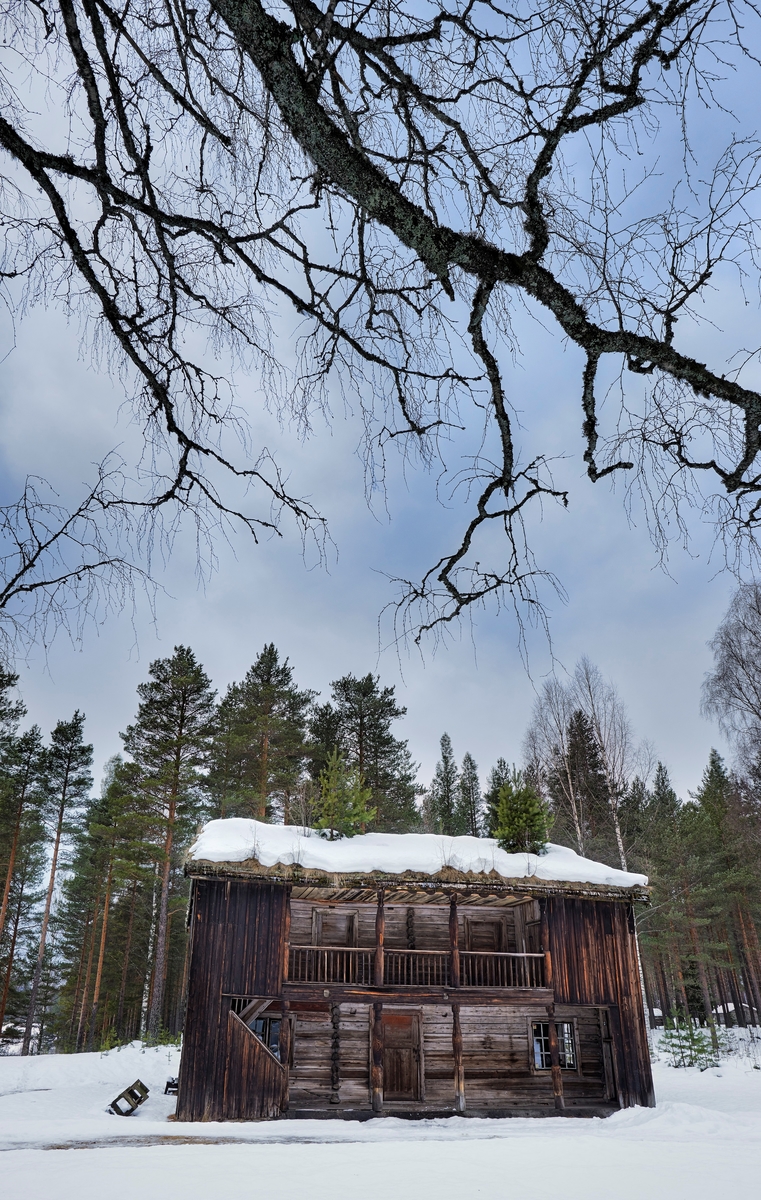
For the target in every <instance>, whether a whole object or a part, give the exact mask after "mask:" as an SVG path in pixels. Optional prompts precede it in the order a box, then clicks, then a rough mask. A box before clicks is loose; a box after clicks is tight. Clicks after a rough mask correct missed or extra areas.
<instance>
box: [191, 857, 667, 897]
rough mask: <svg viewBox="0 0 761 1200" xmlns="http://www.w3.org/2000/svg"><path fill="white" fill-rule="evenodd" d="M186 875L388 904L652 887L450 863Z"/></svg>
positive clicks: (233, 869) (639, 893)
mask: <svg viewBox="0 0 761 1200" xmlns="http://www.w3.org/2000/svg"><path fill="white" fill-rule="evenodd" d="M185 874H186V875H187V876H190V877H191V878H197V879H204V878H207V879H208V878H211V879H240V880H246V879H248V880H261V882H262V883H274V884H278V883H279V884H284V885H287V886H289V887H290V888H291V895H292V896H293V897H294V898H295V899H300V900H314V901H318V900H320V899H322V900H330V901H331V902H332V903H334V904H337V903H349V902H351V903H372V902H374V901H375V899H376V897H377V894H378V888H381V887H382V888H383V889H384V892H385V895H386V901H387V903H389V904H445V903H447V904H448V903H449V899H450V897H451V896H452V895H453V894H455V893H456V894H457V898H458V899H457V902H458V904H463V905H465V904H473V905H477V904H484V903H487V902H488V904H489V905H490V906H492V905H495V904H497V905H500V904H501V905H503V906H504V905H509V904H520V903H521V902H523V901H524V900H527V899H530V898H531V897H536V898H540V897H542V896H582V897H584V898H586V899H589V900H619V901H629V902H630V903H639V904H649V903H650V888H648V887H643V886H641V885H639V884H637V885H635V886H633V887H617V886H616V885H614V884H596V883H582V882H575V881H573V880H561V879H557V880H555V879H537V878H536V877H535V876H531V877H528V878H520V879H505V878H503V877H502V876H496V873H494V874H492V873H490V874H488V875H477V874H465V873H464V872H461V871H454V870H453V869H452V868H450V867H447V868H445V869H444V870H443V871H440V872H439V873H438V874H437V875H426V876H414V875H412V873H411V872H404V873H402V874H397V875H394V874H390V873H387V872H382V871H372V872H371V873H369V874H338V873H335V872H329V871H316V870H312V869H309V870H307V869H305V868H303V867H299V866H288V867H284V866H283V865H282V864H280V863H278V864H277V865H276V866H274V867H263V866H261V864H260V863H257V862H256V861H255V860H254V859H249V860H248V861H247V862H242V863H229V862H208V861H206V860H196V859H189V860H188V861H187V862H186V864H185Z"/></svg>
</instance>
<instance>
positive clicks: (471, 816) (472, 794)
mask: <svg viewBox="0 0 761 1200" xmlns="http://www.w3.org/2000/svg"><path fill="white" fill-rule="evenodd" d="M457 791H458V795H457V803H456V806H455V826H456V827H457V829H458V830H459V832H460V833H463V834H469V835H470V837H480V836H481V833H482V831H483V829H482V827H483V802H482V800H481V784H480V782H479V779H478V767H477V766H476V762H475V759H474V758H473V755H472V754H466V755H465V757H464V758H463V760H462V767H461V768H460V779H459V785H458V789H457Z"/></svg>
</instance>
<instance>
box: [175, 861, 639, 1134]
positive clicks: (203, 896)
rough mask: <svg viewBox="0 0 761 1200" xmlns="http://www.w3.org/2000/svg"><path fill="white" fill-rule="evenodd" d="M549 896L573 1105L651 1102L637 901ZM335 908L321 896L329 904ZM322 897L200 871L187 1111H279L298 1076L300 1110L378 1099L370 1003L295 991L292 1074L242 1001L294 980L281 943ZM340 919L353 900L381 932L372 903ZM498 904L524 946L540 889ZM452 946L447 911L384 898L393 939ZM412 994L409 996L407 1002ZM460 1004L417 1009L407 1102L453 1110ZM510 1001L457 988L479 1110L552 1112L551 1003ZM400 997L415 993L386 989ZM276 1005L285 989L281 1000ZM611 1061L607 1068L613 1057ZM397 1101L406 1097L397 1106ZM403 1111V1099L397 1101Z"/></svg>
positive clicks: (469, 1089)
mask: <svg viewBox="0 0 761 1200" xmlns="http://www.w3.org/2000/svg"><path fill="white" fill-rule="evenodd" d="M544 903H546V905H547V915H548V923H549V931H550V949H551V952H552V958H553V964H554V986H555V999H556V1017H557V1020H560V1021H562V1020H572V1021H574V1022H575V1026H576V1030H577V1044H578V1050H579V1055H580V1063H579V1069H578V1070H577V1071H575V1072H566V1071H564V1072H563V1087H564V1093H565V1100H566V1106H567V1108H569V1109H573V1108H574V1107H582V1106H584V1105H590V1104H601V1105H605V1104H606V1103H607V1104H611V1103H612V1105H614V1106H615V1105H616V1104H617V1103H620V1104H622V1105H625V1106H626V1105H632V1104H645V1105H648V1104H652V1103H653V1089H652V1077H651V1073H650V1064H649V1056H648V1049H647V1038H646V1031H645V1023H644V1013H643V1009H642V999H641V992H640V985H639V976H638V968H637V958H636V943H635V940H634V935H633V927H632V925H631V917H630V912H629V908H628V906H627V905H626V904H624V903H616V902H609V901H600V900H587V899H583V898H566V897H552V898H550V899H548V900H546V901H545V902H544ZM320 907H321V908H323V907H324V906H320ZM313 908H314V905H313V904H312V903H310V902H305V901H295V902H294V903H293V905H292V906H290V905H289V903H288V890H287V888H286V887H283V886H282V885H278V884H269V883H266V882H261V883H259V882H256V881H248V880H245V881H243V880H241V881H232V880H230V881H225V880H214V879H200V880H195V881H194V883H193V893H192V910H191V925H192V949H191V960H190V970H189V992H188V1008H187V1017H186V1023H185V1038H184V1046H183V1055H182V1064H181V1068H180V1088H179V1097H178V1118H179V1119H180V1120H223V1119H228V1120H229V1119H239V1120H241V1119H242V1120H246V1119H248V1120H252V1119H258V1118H262V1117H271V1116H276V1115H278V1113H279V1112H280V1111H281V1107H282V1106H283V1104H284V1103H285V1101H286V1097H287V1096H288V1090H289V1089H290V1111H298V1110H302V1111H303V1110H319V1109H322V1110H328V1111H331V1110H332V1111H334V1112H336V1111H340V1110H346V1109H361V1110H367V1109H368V1108H369V1106H370V1020H371V1015H372V1006H371V1005H370V1004H368V1003H365V1002H362V1000H361V999H358V1000H357V1001H356V1002H350V1003H340V1004H339V1003H335V1002H332V1001H331V999H330V998H324V997H323V996H322V989H320V990H319V991H318V990H317V989H315V996H314V999H313V1000H309V1001H308V1002H307V1001H306V1000H305V1001H304V1002H301V1001H297V999H296V998H294V999H293V1001H292V1003H291V1018H292V1020H293V1030H294V1045H293V1066H292V1068H291V1071H290V1081H288V1079H287V1075H286V1072H285V1070H284V1069H283V1068H282V1067H281V1066H280V1064H279V1062H278V1061H277V1060H276V1059H275V1058H274V1056H273V1055H271V1054H268V1052H267V1051H266V1050H265V1049H264V1047H260V1045H259V1044H258V1043H257V1041H256V1039H255V1038H254V1036H253V1035H252V1034H251V1033H250V1031H249V1030H248V1029H247V1028H246V1026H245V1025H244V1024H243V1023H242V1022H241V1021H239V1020H238V1019H237V1018H236V1017H234V1016H233V1015H231V1013H230V1008H231V999H232V997H236V996H238V997H241V996H247V997H255V996H260V997H266V996H271V997H273V999H276V998H277V997H278V996H280V995H281V993H282V984H283V962H284V945H285V942H286V940H287V939H288V937H289V923H290V938H291V940H292V942H293V944H296V945H299V944H300V945H308V944H310V942H311V940H312V936H313V921H312V909H313ZM327 911H329V912H330V913H332V914H333V915H332V916H331V917H330V920H329V923H328V925H327V926H326V928H327V929H330V928H331V925H332V923H333V922H334V920H338V925H336V928H341V927H343V928H345V924H344V925H343V926H342V925H341V921H342V920H343V918H344V916H345V915H346V914H347V913H350V912H356V914H357V918H356V934H355V935H356V939H357V941H358V943H359V944H360V945H363V944H364V945H366V946H372V945H373V942H374V938H375V928H374V924H375V906H374V905H364V906H362V905H355V906H352V905H341V906H334V908H332V909H329V910H327ZM492 911H499V913H500V914H501V915H500V919H501V920H504V922H505V929H506V931H507V937H508V939H509V943H510V945H509V948H510V949H513V948H517V949H522V942H523V938H524V936H525V933H526V929H527V928H528V926H529V925H531V926H532V927H533V928H534V929H537V928H538V926H537V925H536V921H537V918H538V915H539V908H538V904H537V903H536V902H535V901H530V902H528V903H524V904H521V905H519V906H516V907H515V908H512V909H507V910H506V909H504V908H503V909H500V910H492ZM476 915H478V916H479V917H482V916H483V917H486V916H488V910H485V907H484V908H481V909H479V910H477V913H476V912H473V911H472V910H471V912H462V911H461V912H460V915H459V922H460V938H461V944H462V945H466V944H467V941H466V939H467V937H468V932H467V925H466V922H467V921H468V920H474V919H475V918H476ZM411 936H412V937H413V938H414V941H415V943H416V948H418V949H424V948H426V949H428V948H430V949H441V950H443V949H446V948H447V947H448V945H449V910H448V907H445V906H443V905H435V904H434V905H427V904H426V905H416V906H415V909H414V914H413V919H412V921H411V920H410V919H409V913H408V910H407V909H406V908H405V907H404V906H402V905H387V906H386V931H385V941H386V945H387V947H388V948H389V949H392V948H395V947H398V948H406V947H407V946H409V943H410V939H411ZM411 999H412V998H411V997H410V1000H411ZM453 999H454V997H451V998H450V1003H446V1004H445V1003H442V1004H438V1003H424V1004H421V1005H417V1006H416V1007H417V1008H418V1011H419V1012H420V1028H421V1045H420V1051H421V1056H422V1061H423V1070H422V1082H423V1092H422V1095H421V1098H420V1100H419V1101H416V1102H415V1103H413V1104H407V1105H405V1107H406V1108H409V1109H418V1108H420V1109H423V1108H428V1109H434V1110H437V1111H451V1110H452V1109H453V1106H454V1103H455V1094H454V1075H453V1065H454V1060H453V1016H452V1007H451V1001H452V1000H453ZM505 1000H506V1002H505V1003H499V1004H496V1003H490V1004H489V1005H488V1006H486V1005H481V1006H479V1005H476V1004H473V1003H471V1004H470V1005H468V1003H467V996H466V995H465V994H464V993H462V992H460V993H459V994H458V996H457V1002H458V1003H459V1005H460V1026H461V1033H462V1047H463V1071H464V1080H465V1084H464V1087H465V1100H466V1104H467V1110H469V1111H474V1110H476V1111H496V1110H513V1111H515V1110H517V1111H521V1110H523V1111H529V1110H541V1109H549V1108H551V1107H552V1106H553V1093H552V1084H551V1080H550V1077H549V1073H548V1072H540V1073H537V1072H536V1071H534V1069H533V1067H532V1063H531V1029H530V1026H531V1022H532V1021H540V1020H546V1019H547V1016H546V1011H545V1010H543V1008H542V1005H541V1003H538V1002H536V998H534V1001H532V1000H531V998H530V997H528V998H526V1000H525V1001H521V1000H519V998H518V996H517V995H515V996H513V997H506V998H505ZM384 1003H388V1004H389V1005H392V1006H393V1005H397V1006H398V1005H399V1004H400V1003H404V997H403V996H402V997H400V996H398V995H397V996H391V995H390V996H389V997H388V1001H385V1000H384ZM271 1011H272V1012H273V1013H277V1012H279V1001H278V1002H277V1004H276V1005H275V1006H274V1007H273V1008H272V1010H271ZM606 1064H607V1066H606ZM397 1107H399V1105H397ZM388 1108H389V1111H393V1108H394V1106H393V1105H390V1106H388Z"/></svg>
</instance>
